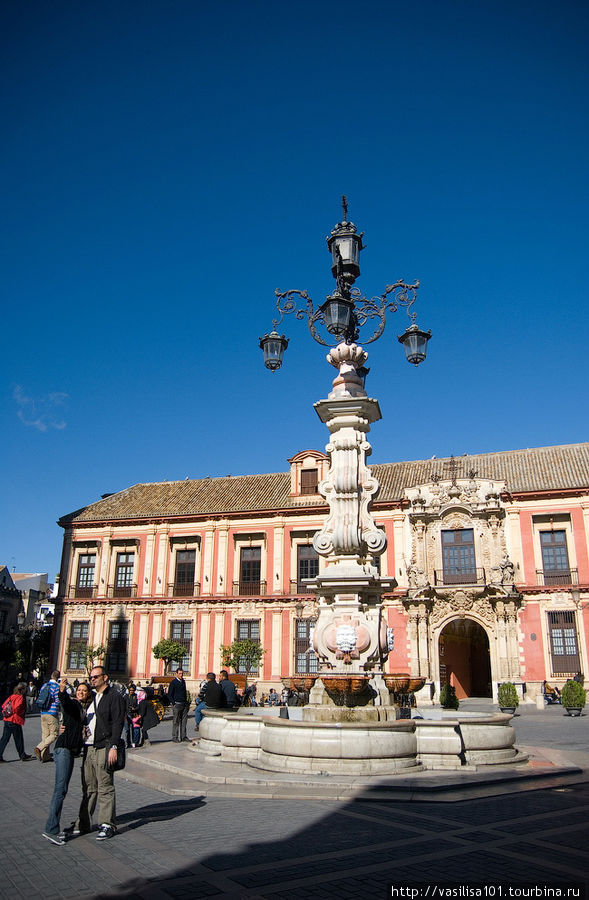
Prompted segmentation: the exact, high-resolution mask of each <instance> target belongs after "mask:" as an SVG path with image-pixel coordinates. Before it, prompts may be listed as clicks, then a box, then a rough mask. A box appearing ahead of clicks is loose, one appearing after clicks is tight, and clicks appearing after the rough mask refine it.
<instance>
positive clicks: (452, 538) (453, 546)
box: [442, 528, 477, 584]
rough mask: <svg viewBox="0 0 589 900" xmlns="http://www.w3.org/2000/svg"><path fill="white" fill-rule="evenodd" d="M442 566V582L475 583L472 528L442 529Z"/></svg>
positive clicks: (475, 572)
mask: <svg viewBox="0 0 589 900" xmlns="http://www.w3.org/2000/svg"><path fill="white" fill-rule="evenodd" d="M442 566H443V583H444V584H474V583H476V581H477V570H476V565H475V555H474V531H473V529H472V528H460V529H456V530H452V531H442Z"/></svg>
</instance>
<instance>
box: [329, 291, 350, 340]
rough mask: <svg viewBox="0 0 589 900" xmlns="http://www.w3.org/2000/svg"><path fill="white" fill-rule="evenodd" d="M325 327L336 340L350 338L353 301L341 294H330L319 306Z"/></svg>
mask: <svg viewBox="0 0 589 900" xmlns="http://www.w3.org/2000/svg"><path fill="white" fill-rule="evenodd" d="M321 312H322V313H323V321H324V322H325V327H326V328H327V330H328V331H329V333H330V334H333V335H334V337H336V338H338V340H348V339H350V340H351V339H352V332H353V330H354V328H353V314H354V303H353V301H352V300H348V299H347V298H346V297H342V296H341V294H337V293H336V294H332V295H331V296H330V297H328V298H327V300H326V301H325V303H324V304H323V306H322V307H321Z"/></svg>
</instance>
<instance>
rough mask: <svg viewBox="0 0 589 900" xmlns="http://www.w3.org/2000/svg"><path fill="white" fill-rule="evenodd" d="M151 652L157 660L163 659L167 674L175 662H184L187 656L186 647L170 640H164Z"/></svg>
mask: <svg viewBox="0 0 589 900" xmlns="http://www.w3.org/2000/svg"><path fill="white" fill-rule="evenodd" d="M151 652H152V653H153V655H154V656H155V658H156V659H163V661H164V667H165V671H166V672H167V671H168V669H169V668H170V665H171V664H172V663H173V662H174V661H175V662H178V663H180V662H182V660H183V659H184V657H185V656H186V647H185V646H184V644H181V643H180V641H173V640H171V639H170V638H162V640H161V641H158V643H157V644H156V645H155V647H152V648H151Z"/></svg>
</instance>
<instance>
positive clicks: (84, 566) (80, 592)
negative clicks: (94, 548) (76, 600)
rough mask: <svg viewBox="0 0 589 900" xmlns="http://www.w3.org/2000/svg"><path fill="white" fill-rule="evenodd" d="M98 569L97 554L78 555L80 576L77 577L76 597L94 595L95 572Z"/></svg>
mask: <svg viewBox="0 0 589 900" xmlns="http://www.w3.org/2000/svg"><path fill="white" fill-rule="evenodd" d="M95 570H96V554H95V553H81V554H80V556H79V557H78V577H77V579H76V597H92V593H93V590H94V572H95Z"/></svg>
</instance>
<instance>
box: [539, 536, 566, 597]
mask: <svg viewBox="0 0 589 900" xmlns="http://www.w3.org/2000/svg"><path fill="white" fill-rule="evenodd" d="M540 548H541V550H542V569H543V571H544V584H548V585H549V584H570V583H571V569H570V566H569V554H568V550H567V539H566V532H565V531H541V532H540Z"/></svg>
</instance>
